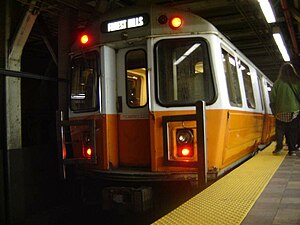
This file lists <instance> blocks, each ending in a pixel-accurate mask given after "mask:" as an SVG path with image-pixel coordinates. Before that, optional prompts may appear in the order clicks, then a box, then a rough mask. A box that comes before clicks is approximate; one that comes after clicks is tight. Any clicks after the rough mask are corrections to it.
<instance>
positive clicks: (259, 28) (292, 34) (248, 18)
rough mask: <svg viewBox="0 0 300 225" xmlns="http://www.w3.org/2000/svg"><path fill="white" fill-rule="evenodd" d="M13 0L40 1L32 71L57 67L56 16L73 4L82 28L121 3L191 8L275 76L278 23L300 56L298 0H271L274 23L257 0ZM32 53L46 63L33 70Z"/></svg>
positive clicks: (28, 64) (27, 64)
mask: <svg viewBox="0 0 300 225" xmlns="http://www.w3.org/2000/svg"><path fill="white" fill-rule="evenodd" d="M14 1H16V3H17V4H18V5H20V7H21V8H22V9H24V10H26V9H27V8H28V7H29V6H30V5H32V4H33V3H35V4H36V2H37V3H38V5H39V7H40V12H39V15H38V17H37V20H36V22H35V24H34V27H33V30H32V32H31V33H30V36H29V39H28V41H27V44H26V46H25V49H24V52H23V58H24V60H23V61H24V62H22V63H23V68H25V70H27V71H28V72H37V73H43V74H45V73H47V72H48V73H49V71H55V66H56V65H55V63H54V62H53V60H52V58H53V57H52V58H51V53H50V52H51V51H49V49H53V50H54V53H52V54H55V52H57V39H58V38H57V34H58V29H57V28H58V20H59V15H60V14H61V13H62V9H63V8H64V7H70V8H71V9H73V10H74V11H76V12H77V13H76V15H77V16H76V18H74V21H75V22H74V27H75V28H76V29H78V30H80V29H83V28H84V27H85V26H86V25H87V24H89V22H91V20H92V19H93V18H95V17H101V14H103V13H105V12H108V11H110V10H113V9H118V8H120V9H121V8H124V7H130V6H144V5H147V4H154V5H158V6H165V7H174V8H179V9H183V10H188V11H191V12H193V13H195V14H197V15H199V16H201V17H203V18H205V19H206V20H208V21H210V22H211V23H212V24H213V25H214V26H216V27H217V28H218V29H219V30H220V31H221V32H222V33H223V34H224V35H225V36H226V37H227V38H228V39H230V40H231V41H232V42H233V44H234V45H235V46H236V47H237V48H238V49H240V50H241V51H242V52H243V53H244V54H245V55H246V56H247V57H248V58H250V60H252V61H253V62H254V64H255V65H256V66H257V67H258V68H259V69H260V70H261V71H263V72H264V73H265V74H266V75H267V76H268V77H269V78H270V79H271V80H275V79H276V77H277V73H278V70H279V67H280V64H281V63H282V62H283V59H282V56H281V54H280V52H279V50H278V48H277V46H276V44H275V42H274V40H273V37H272V29H273V27H274V26H277V27H280V29H281V31H282V33H283V36H284V39H285V43H286V45H287V47H288V52H289V54H290V57H291V58H295V59H296V61H297V62H298V61H299V52H298V45H299V40H300V34H299V32H300V13H299V0H295V1H293V0H270V3H271V4H272V6H273V9H274V13H275V15H276V21H277V22H276V23H275V24H272V25H270V24H268V23H267V22H266V21H265V18H264V16H263V14H262V12H261V10H260V8H259V4H258V2H257V0H152V1H149V0H148V1H147V0H95V1H88V0H43V1H29V0H14ZM19 19H21V16H20V18H19ZM34 58H38V59H39V60H40V61H41V62H40V63H41V65H42V63H44V64H43V65H45V68H44V69H41V70H40V71H30V70H32V68H33V67H32V63H33V61H34ZM35 63H36V62H35ZM51 68H52V69H51ZM53 68H54V69H53Z"/></svg>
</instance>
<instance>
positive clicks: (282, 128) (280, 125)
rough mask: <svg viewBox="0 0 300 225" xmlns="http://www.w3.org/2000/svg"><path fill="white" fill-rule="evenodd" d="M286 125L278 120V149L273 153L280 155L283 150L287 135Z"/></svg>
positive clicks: (276, 130)
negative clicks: (285, 135) (284, 138)
mask: <svg viewBox="0 0 300 225" xmlns="http://www.w3.org/2000/svg"><path fill="white" fill-rule="evenodd" d="M284 131H285V124H284V122H282V121H280V120H276V128H275V137H276V143H277V144H276V149H275V150H274V151H273V153H280V152H281V151H282V148H283V144H282V142H283V137H284V134H285V132H284Z"/></svg>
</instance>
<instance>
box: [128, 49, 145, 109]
mask: <svg viewBox="0 0 300 225" xmlns="http://www.w3.org/2000/svg"><path fill="white" fill-rule="evenodd" d="M125 62H126V96H127V98H126V99H127V105H128V106H129V107H131V108H137V107H143V106H145V105H146V104H147V70H146V67H147V60H146V52H145V51H144V50H142V49H136V50H131V51H129V52H127V54H126V56H125Z"/></svg>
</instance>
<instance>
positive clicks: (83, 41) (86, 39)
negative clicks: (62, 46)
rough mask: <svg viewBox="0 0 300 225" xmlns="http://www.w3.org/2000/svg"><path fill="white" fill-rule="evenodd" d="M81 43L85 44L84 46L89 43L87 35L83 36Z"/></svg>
mask: <svg viewBox="0 0 300 225" xmlns="http://www.w3.org/2000/svg"><path fill="white" fill-rule="evenodd" d="M80 42H81V44H84V45H85V44H87V43H88V42H89V36H88V35H86V34H84V35H82V36H81V38H80Z"/></svg>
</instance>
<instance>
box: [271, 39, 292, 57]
mask: <svg viewBox="0 0 300 225" xmlns="http://www.w3.org/2000/svg"><path fill="white" fill-rule="evenodd" d="M273 38H274V40H275V42H276V44H277V46H278V48H279V51H280V53H281V55H282V58H283V60H284V61H285V62H288V61H290V56H289V54H288V52H287V50H286V47H285V45H284V43H283V39H282V36H281V34H280V33H274V34H273Z"/></svg>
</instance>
